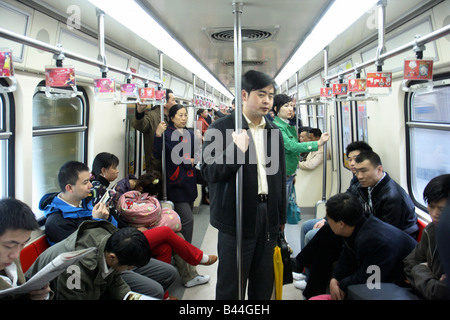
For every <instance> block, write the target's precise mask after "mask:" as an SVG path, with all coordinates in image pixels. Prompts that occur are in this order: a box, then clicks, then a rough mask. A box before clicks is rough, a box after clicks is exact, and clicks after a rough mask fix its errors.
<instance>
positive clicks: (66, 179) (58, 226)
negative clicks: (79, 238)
mask: <svg viewBox="0 0 450 320" xmlns="http://www.w3.org/2000/svg"><path fill="white" fill-rule="evenodd" d="M89 177H90V173H89V168H88V167H87V166H86V165H85V164H83V163H81V162H77V161H70V162H67V163H66V164H64V165H63V166H62V167H61V169H60V171H59V173H58V183H59V185H60V187H61V193H59V194H58V193H53V194H46V195H45V196H44V197H42V199H41V201H40V203H39V207H40V208H41V209H42V210H45V211H44V214H45V216H46V218H47V220H46V222H45V234H46V235H47V238H48V240H49V242H50V243H51V244H54V243H56V242H60V241H62V240H64V239H66V238H67V237H69V236H70V235H71V234H72V233H74V232H75V231H76V230H77V229H78V227H79V226H80V225H81V223H83V222H84V221H86V220H107V221H110V222H111V223H112V224H113V225H114V226H116V227H117V226H118V225H117V221H116V220H115V219H114V218H113V217H112V216H110V214H109V210H108V208H107V207H106V206H105V204H103V203H101V202H98V203H97V204H96V205H95V206H92V201H89V202H88V201H87V200H88V199H89V195H90V194H91V188H92V184H91V182H90V180H89ZM90 199H91V200H92V198H90ZM176 273H177V271H176V269H175V268H174V267H173V266H171V265H169V264H167V263H164V262H161V261H158V260H151V261H150V262H149V263H148V264H147V265H145V266H143V267H140V268H136V269H135V270H133V271H124V272H122V277H123V278H124V280H125V281H126V282H127V283H128V284H129V285H130V287H131V288H132V290H133V291H136V292H140V293H142V294H145V295H148V296H151V297H154V298H158V299H162V298H163V297H164V295H165V291H166V289H167V288H168V287H169V286H170V284H171V283H172V282H173V281H174V279H175V276H176Z"/></svg>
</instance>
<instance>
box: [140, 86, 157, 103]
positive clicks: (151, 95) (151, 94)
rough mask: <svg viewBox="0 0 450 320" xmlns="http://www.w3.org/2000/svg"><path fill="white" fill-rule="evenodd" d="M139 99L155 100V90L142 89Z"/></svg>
mask: <svg viewBox="0 0 450 320" xmlns="http://www.w3.org/2000/svg"><path fill="white" fill-rule="evenodd" d="M139 99H141V100H143V99H155V88H140V89H139Z"/></svg>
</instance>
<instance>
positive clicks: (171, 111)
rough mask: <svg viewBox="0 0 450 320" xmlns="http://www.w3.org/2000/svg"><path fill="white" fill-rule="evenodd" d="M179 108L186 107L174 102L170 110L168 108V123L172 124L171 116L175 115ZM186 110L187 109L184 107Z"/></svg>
mask: <svg viewBox="0 0 450 320" xmlns="http://www.w3.org/2000/svg"><path fill="white" fill-rule="evenodd" d="M180 109H186V107H185V106H183V105H181V104H178V103H177V104H174V105H173V106H172V107H171V108H170V110H169V124H172V125H173V121H172V118H173V117H175V115H176V114H177V112H178V110H180ZM186 110H187V109H186Z"/></svg>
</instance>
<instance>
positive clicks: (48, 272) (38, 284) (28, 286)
mask: <svg viewBox="0 0 450 320" xmlns="http://www.w3.org/2000/svg"><path fill="white" fill-rule="evenodd" d="M96 249H97V248H95V247H90V248H86V249H82V250H77V251H71V252H64V253H61V254H60V255H59V256H57V257H56V258H54V259H53V260H52V261H51V262H49V263H48V264H47V265H46V266H45V267H44V268H42V269H41V270H39V272H38V273H36V274H35V275H34V276H33V277H32V278H31V279H29V280H28V281H27V282H25V283H24V284H22V285H20V286H17V287H13V288H8V289H5V290H1V291H0V299H1V298H2V297H5V296H10V295H16V294H25V293H28V292H30V291H34V290H40V289H42V288H43V287H45V286H46V285H47V284H48V283H49V282H50V281H52V280H53V279H55V278H56V277H57V276H58V275H60V274H61V273H62V272H63V271H64V270H66V268H67V267H68V266H70V265H72V264H74V263H76V262H77V261H78V260H80V259H81V258H83V257H84V256H85V255H87V254H88V253H90V252H92V251H94V250H96Z"/></svg>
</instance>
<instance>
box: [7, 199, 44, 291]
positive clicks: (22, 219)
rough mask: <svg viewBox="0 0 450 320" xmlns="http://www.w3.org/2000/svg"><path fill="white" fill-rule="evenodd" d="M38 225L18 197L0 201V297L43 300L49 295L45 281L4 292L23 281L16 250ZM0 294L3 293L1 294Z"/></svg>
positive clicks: (24, 242) (19, 249)
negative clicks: (19, 289) (33, 286)
mask: <svg viewBox="0 0 450 320" xmlns="http://www.w3.org/2000/svg"><path fill="white" fill-rule="evenodd" d="M38 228H39V225H38V223H37V221H36V217H35V216H34V213H33V211H31V209H30V207H28V205H26V204H25V203H23V202H21V201H20V200H16V199H10V198H8V199H2V200H0V299H24V298H25V299H31V300H44V299H48V298H50V297H51V291H50V287H49V284H48V283H44V284H43V285H42V286H41V287H38V288H33V289H32V290H29V291H27V290H25V292H21V293H20V294H19V293H14V292H11V293H8V294H7V293H6V292H5V291H6V290H9V289H14V288H17V287H18V286H20V285H23V284H24V283H25V277H24V274H23V272H22V267H21V265H20V260H19V256H20V251H21V250H22V249H23V248H24V247H25V245H26V243H27V242H28V241H29V240H30V238H31V232H32V231H33V230H36V229H38ZM2 293H3V294H2Z"/></svg>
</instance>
